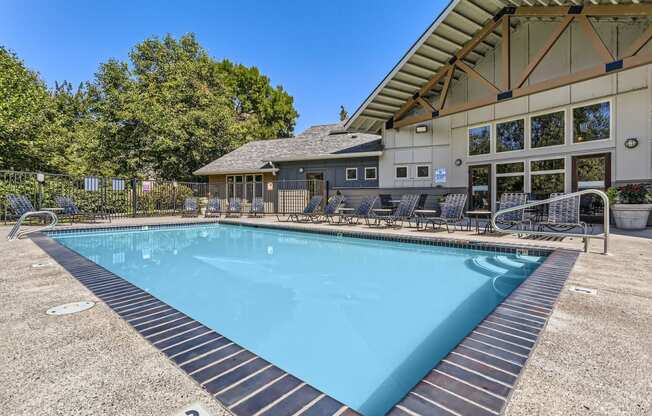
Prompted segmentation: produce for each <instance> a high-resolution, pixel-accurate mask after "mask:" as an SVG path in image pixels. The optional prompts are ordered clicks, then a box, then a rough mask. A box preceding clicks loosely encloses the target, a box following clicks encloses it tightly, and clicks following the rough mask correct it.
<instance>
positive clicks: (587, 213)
mask: <svg viewBox="0 0 652 416" xmlns="http://www.w3.org/2000/svg"><path fill="white" fill-rule="evenodd" d="M610 186H611V153H601V154H594V155H583V156H574V157H573V192H576V191H582V190H584V189H599V190H601V191H605V190H606V189H607V188H609V187H610ZM603 210H604V205H603V203H602V199H601V198H600V197H598V196H597V195H584V196H583V197H582V199H581V201H580V214H581V216H582V220H583V221H587V222H596V221H597V222H599V221H601V220H602V213H603Z"/></svg>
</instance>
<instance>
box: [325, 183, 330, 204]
mask: <svg viewBox="0 0 652 416" xmlns="http://www.w3.org/2000/svg"><path fill="white" fill-rule="evenodd" d="M329 187H330V182H328V181H326V198H325V201H326V203H328V191H329Z"/></svg>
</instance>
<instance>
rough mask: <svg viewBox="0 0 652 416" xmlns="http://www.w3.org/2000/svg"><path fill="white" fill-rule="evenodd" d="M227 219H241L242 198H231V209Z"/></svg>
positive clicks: (227, 213)
mask: <svg viewBox="0 0 652 416" xmlns="http://www.w3.org/2000/svg"><path fill="white" fill-rule="evenodd" d="M226 216H227V217H241V216H242V203H241V202H240V198H229V209H228V211H227V212H226Z"/></svg>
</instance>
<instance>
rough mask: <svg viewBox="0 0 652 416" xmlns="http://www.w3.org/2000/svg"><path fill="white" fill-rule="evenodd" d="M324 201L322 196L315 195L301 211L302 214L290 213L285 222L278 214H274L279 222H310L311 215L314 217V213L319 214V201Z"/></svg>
mask: <svg viewBox="0 0 652 416" xmlns="http://www.w3.org/2000/svg"><path fill="white" fill-rule="evenodd" d="M323 199H324V197H323V196H321V195H315V196H313V197H312V198H310V201H308V204H307V205H306V207H305V208H304V209H303V211H302V212H299V213H296V212H293V213H290V214H288V215H287V218H286V219H285V220H282V219H281V215H280V214H276V218H277V219H278V220H279V221H280V222H286V221H296V222H305V221H310V217H309V216H311V215H314V214H315V213H317V212H319V207H320V206H321V201H322V200H323Z"/></svg>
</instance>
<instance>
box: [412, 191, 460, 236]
mask: <svg viewBox="0 0 652 416" xmlns="http://www.w3.org/2000/svg"><path fill="white" fill-rule="evenodd" d="M465 206H466V194H448V195H447V196H446V199H445V200H444V202H443V203H442V204H441V213H440V215H439V217H422V218H420V219H419V225H418V226H421V225H423V229H424V230H425V229H427V228H428V224H430V225H432V229H433V230H434V229H435V225H437V226H442V225H445V226H446V231H448V232H449V233H451V232H453V231H455V225H456V224H460V223H461V222H462V221H464V207H465ZM450 225H453V231H451V228H450Z"/></svg>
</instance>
